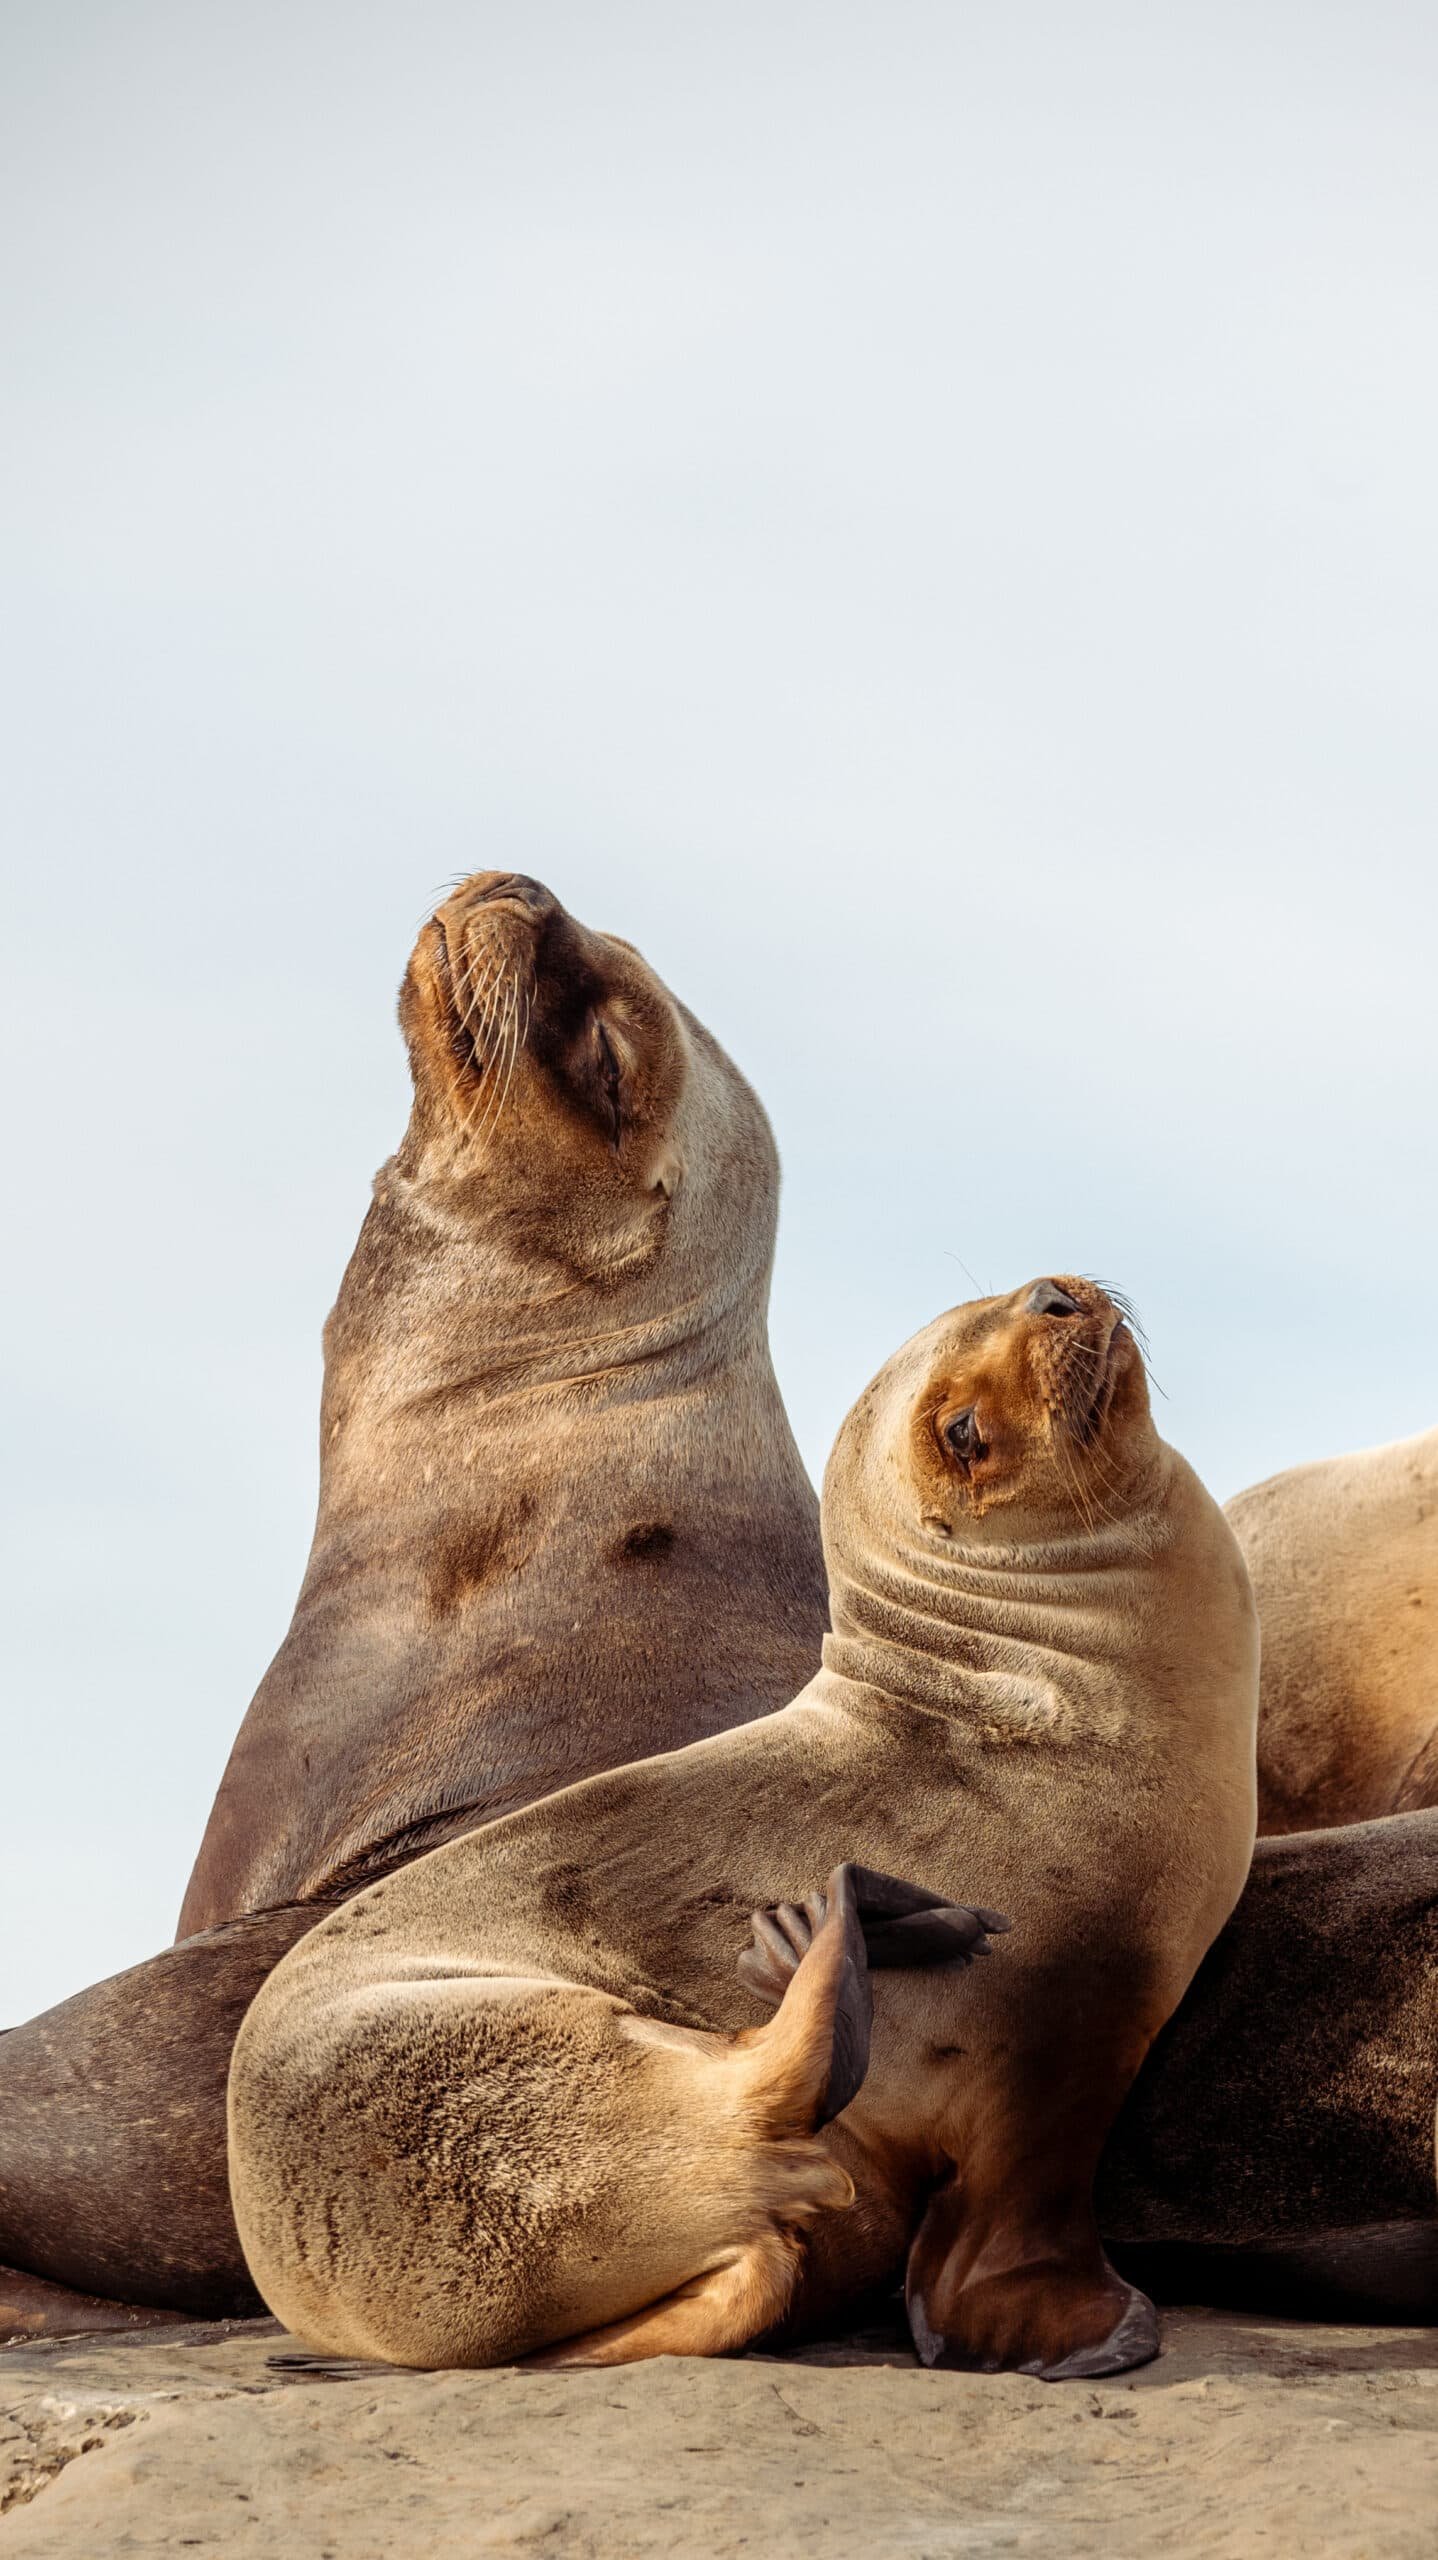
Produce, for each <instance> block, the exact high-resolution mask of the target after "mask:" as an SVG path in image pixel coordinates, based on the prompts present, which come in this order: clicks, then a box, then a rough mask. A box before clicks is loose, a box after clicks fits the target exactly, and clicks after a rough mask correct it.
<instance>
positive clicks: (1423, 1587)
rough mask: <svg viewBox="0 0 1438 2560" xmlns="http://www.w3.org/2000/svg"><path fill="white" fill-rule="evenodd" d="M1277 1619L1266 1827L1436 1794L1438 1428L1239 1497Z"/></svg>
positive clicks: (1342, 1816) (1276, 1479)
mask: <svg viewBox="0 0 1438 2560" xmlns="http://www.w3.org/2000/svg"><path fill="white" fill-rule="evenodd" d="M1228 1516H1229V1519H1230V1520H1231V1521H1232V1523H1233V1529H1234V1534H1235V1536H1236V1537H1237V1539H1238V1543H1239V1545H1240V1546H1241V1547H1242V1549H1243V1552H1244V1556H1245V1558H1246V1560H1247V1564H1248V1570H1249V1573H1250V1575H1251V1576H1252V1579H1253V1588H1254V1593H1255V1596H1256V1598H1257V1601H1258V1614H1259V1622H1260V1624H1261V1626H1262V1629H1263V1666H1262V1674H1261V1681H1260V1691H1259V1720H1258V1827H1259V1830H1260V1831H1263V1832H1271V1831H1307V1830H1312V1829H1321V1828H1324V1827H1326V1826H1328V1825H1331V1824H1334V1823H1343V1822H1366V1821H1368V1820H1369V1819H1370V1818H1372V1817H1373V1816H1375V1815H1377V1814H1384V1813H1408V1812H1412V1811H1415V1810H1417V1809H1418V1808H1420V1807H1422V1806H1424V1805H1432V1804H1438V1430H1433V1431H1424V1432H1420V1433H1419V1435H1418V1436H1417V1438H1416V1439H1412V1440H1395V1441H1392V1442H1390V1443H1389V1444H1388V1446H1387V1447H1385V1448H1381V1449H1363V1450H1360V1451H1359V1452H1358V1454H1357V1455H1356V1456H1354V1457H1346V1458H1327V1459H1324V1460H1323V1461H1321V1462H1320V1463H1319V1464H1317V1465H1314V1466H1306V1467H1294V1468H1291V1469H1290V1470H1289V1472H1288V1473H1287V1474H1286V1475H1279V1476H1271V1477H1270V1478H1269V1479H1268V1481H1267V1482H1266V1483H1265V1484H1257V1485H1253V1486H1252V1487H1250V1489H1249V1490H1248V1492H1246V1493H1240V1494H1238V1495H1236V1496H1235V1498H1234V1500H1233V1501H1232V1502H1230V1503H1229V1505H1228Z"/></svg>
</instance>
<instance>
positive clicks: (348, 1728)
mask: <svg viewBox="0 0 1438 2560" xmlns="http://www.w3.org/2000/svg"><path fill="white" fill-rule="evenodd" d="M400 1009H401V1017H402V1020H403V1024H404V1028H405V1032H406V1036H407V1038H408V1042H409V1050H410V1060H411V1066H412V1069H413V1075H414V1107H413V1112H412V1115H411V1119H410V1124H409V1127H408V1129H407V1131H406V1133H405V1137H404V1140H403V1143H402V1144H401V1146H400V1148H399V1151H398V1153H397V1154H396V1155H395V1157H394V1158H393V1159H392V1161H391V1162H390V1163H389V1164H387V1165H386V1166H385V1167H384V1169H383V1170H382V1172H381V1173H380V1175H379V1176H378V1178H377V1181H376V1185H375V1197H374V1203H373V1206H372V1207H371V1209H370V1212H369V1215H368V1217H367V1218H366V1220H365V1224H364V1229H363V1232H362V1234H361V1236H360V1239H359V1243H358V1246H357V1248H356V1251H355V1254H354V1257H353V1259H352V1261H351V1263H350V1266H349V1269H348V1271H347V1272H346V1274H345V1278H344V1283H343V1286H342V1288H341V1291H340V1297H339V1303H338V1305H337V1307H336V1308H335V1311H334V1313H333V1315H332V1316H331V1318H330V1321H329V1324H328V1327H327V1329H326V1335H325V1384H324V1401H323V1408H322V1424H321V1478H320V1505H319V1520H318V1525H317V1527H316V1532H315V1540H314V1547H313V1551H312V1553H311V1557H310V1562H309V1569H308V1572H307V1574H306V1576H305V1582H304V1587H303V1589H302V1591H301V1593H300V1597H299V1602H298V1606H297V1608H296V1611H295V1617H294V1623H293V1625H292V1627H291V1629H290V1632H289V1634H288V1636H287V1637H286V1639H285V1642H284V1644H283V1646H282V1647H281V1650H280V1653H279V1655H278V1657H277V1659H276V1661H275V1663H274V1665H273V1667H272V1668H271V1670H270V1671H269V1673H268V1674H267V1676H266V1678H265V1680H264V1682H263V1683H262V1685H261V1688H260V1691H259V1694H258V1696H257V1697H256V1699H255V1702H254V1704H253V1706H252V1707H251V1709H250V1712H249V1714H248V1716H247V1717H246V1719H245V1722H244V1725H243V1727H242V1728H241V1732H240V1735H239V1739H238V1741H237V1742H236V1744H235V1748H234V1751H233V1754H232V1755H231V1760H230V1765H229V1768H228V1769H227V1771H226V1773H225V1778H224V1783H223V1785H222V1786H221V1788H220V1793H219V1798H218V1801H217V1803H216V1806H215V1810H214V1813H213V1815H212V1816H211V1820H210V1824H209V1828H208V1830H207V1832H206V1835H205V1839H204V1843H203V1845H202V1848H201V1851H200V1855H199V1859H198V1861H197V1863H196V1867H195V1872H194V1875H193V1877H192V1878H191V1882H190V1888H189V1892H188V1893H187V1895H186V1898H185V1907H184V1911H183V1914H182V1917H181V1930H182V1933H183V1943H182V1944H181V1945H179V1946H178V1947H177V1948H176V1949H175V1950H174V1951H173V1953H172V1954H171V1955H169V1956H166V1957H160V1958H156V1959H155V1961H154V1963H153V1964H152V1965H150V1966H140V1967H136V1968H134V1969H133V1970H132V1971H131V1972H129V1973H127V1974H124V1975H121V1976H119V1977H117V1978H116V1979H115V1980H114V1981H112V1982H109V1983H103V1984H99V1985H97V1986H96V1987H95V1988H94V1989H93V1990H91V1991H88V1992H86V1993H83V1994H82V1995H80V1998H79V1999H78V2000H76V2001H69V2002H66V2003H65V2004H63V2006H62V2007H60V2008H58V2009H56V2010H53V2011H51V2012H50V2013H49V2015H48V2016H47V2017H45V2018H43V2019H38V2020H36V2021H34V2022H33V2023H32V2024H31V2025H30V2026H28V2027H26V2028H24V2029H20V2030H17V2031H16V2032H15V2033H13V2034H12V2035H10V2036H7V2037H4V2038H0V2259H8V2260H10V2261H12V2262H14V2263H15V2264H17V2265H18V2266H21V2267H23V2268H25V2269H27V2270H30V2271H33V2272H34V2273H37V2274H40V2275H44V2276H49V2277H62V2278H63V2279H64V2280H65V2281H66V2282H67V2283H70V2284H73V2285H75V2286H77V2287H79V2288H80V2289H81V2290H83V2291H85V2292H87V2293H88V2292H95V2291H100V2292H104V2291H108V2290H110V2289H111V2288H119V2289H123V2290H126V2291H128V2292H130V2293H131V2294H132V2296H133V2297H134V2298H135V2299H137V2300H145V2301H149V2302H157V2303H162V2304H163V2303H170V2304H178V2305H182V2306H183V2307H185V2308H188V2309H192V2310H212V2311H221V2310H228V2309H230V2308H232V2307H234V2305H235V2304H236V2302H237V2301H243V2300H247V2299H252V2296H251V2294H250V2289H249V2286H248V2282H247V2279H246V2277H245V2272H244V2266H243V2261H242V2259H241V2256H240V2252H239V2245H238V2241H237V2239H236V2236H235V2232H234V2227H233V2221H232V2218H231V2216H230V2212H229V2205H228V2198H227V2193H226V2184H225V2169H224V2148H223V2146H224V2085H225V2075H226V2072H227V2070H228V2066H229V2049H230V2041H231V2038H232V2036H233V2033H234V2030H235V2027H236V2026H237V2024H238V2022H239V2019H240V2017H241V2016H242V2015H243V2013H244V2009H245V2007H246V2005H247V2004H248V2001H249V2000H250V1998H251V1997H252V1996H253V1994H254V1992H255V1991H256V1990H257V1989H258V1987H259V1985H260V1983H261V1982H262V1981H263V1979H264V1976H265V1973H266V1971H267V1970H268V1966H269V1965H270V1964H271V1963H272V1962H273V1961H274V1960H275V1956H276V1955H277V1954H278V1953H279V1952H280V1951H281V1949H282V1947H284V1946H287V1945H289V1944H290V1943H291V1942H292V1940H293V1938H294V1937H295V1936H297V1935H299V1934H300V1933H301V1932H302V1931H303V1929H304V1928H305V1927H307V1926H308V1925H309V1924H310V1922H311V1921H312V1920H313V1919H315V1918H317V1917H319V1916H320V1915H321V1914H322V1913H323V1911H324V1910H325V1909H326V1908H327V1907H328V1904H329V1903H330V1902H331V1901H332V1900H335V1899H339V1898H342V1897H343V1896H344V1894H345V1893H346V1892H350V1891H354V1890H356V1889H357V1888H358V1887H359V1886H360V1885H361V1884H363V1883H364V1882H365V1881H366V1880H367V1879H368V1878H370V1877H372V1876H375V1875H378V1874H383V1873H384V1872H385V1871H386V1870H387V1869H388V1868H389V1867H391V1866H393V1865H395V1864H397V1863H399V1862H400V1861H402V1860H403V1859H405V1858H406V1857H412V1856H413V1855H415V1854H416V1852H417V1851H418V1850H420V1849H422V1848H425V1847H428V1846H430V1845H431V1844H432V1843H434V1842H435V1841H438V1840H445V1839H448V1838H450V1837H451V1836H452V1835H453V1834H455V1833H456V1832H460V1831H464V1830H466V1829H468V1828H469V1827H471V1826H472V1825H473V1824H475V1823H478V1822H481V1821H483V1820H485V1819H486V1818H487V1817H488V1816H490V1815H492V1814H494V1813H496V1812H501V1811H505V1810H507V1809H508V1808H510V1807H512V1806H515V1805H523V1804H526V1803H528V1802H529V1800H530V1799H531V1798H532V1797H534V1796H536V1795H538V1794H541V1793H542V1792H544V1791H545V1790H546V1789H548V1788H553V1787H557V1786H561V1785H563V1784H565V1783H566V1782H568V1781H569V1780H572V1779H576V1778H580V1777H584V1776H587V1775H588V1774H589V1773H590V1772H592V1771H594V1770H598V1769H604V1768H609V1767H612V1766H613V1765H614V1764H615V1763H616V1762H619V1761H623V1760H626V1759H630V1758H632V1757H634V1756H635V1755H636V1754H638V1753H642V1752H647V1751H653V1750H662V1749H666V1748H668V1747H671V1746H673V1745H676V1744H680V1743H684V1742H688V1741H690V1740H691V1739H693V1737H694V1736H696V1735H700V1734H709V1733H715V1732H719V1731H722V1730H723V1729H725V1728H726V1727H728V1726H729V1725H732V1724H738V1723H742V1722H743V1721H745V1720H746V1719H747V1718H749V1717H752V1716H756V1715H760V1714H762V1713H763V1712H764V1711H765V1710H766V1709H768V1708H771V1707H775V1706H778V1705H779V1704H781V1703H782V1701H783V1700H784V1699H786V1698H788V1697H790V1696H792V1694H793V1691H794V1689H795V1688H796V1687H797V1686H798V1685H799V1684H800V1683H801V1682H802V1681H803V1680H805V1679H807V1678H808V1676H809V1674H810V1672H811V1671H812V1669H813V1666H814V1663H815V1662H816V1660H817V1659H818V1653H819V1644H820V1638H821V1634H822V1630H823V1626H824V1581H823V1567H822V1557H821V1553H820V1547H819V1537H818V1512H817V1506H816V1504H815V1501H814V1496H813V1493H812V1490H811V1488H810V1486H809V1483H808V1480H807V1478H806V1476H805V1474H804V1471H803V1468H802V1466H801V1464H800V1461H799V1457H798V1453H797V1451H796V1449H795V1447H794V1442H793V1439H792V1436H791V1434H790V1431H789V1426H788V1423H787V1420H786V1418H785V1415H784V1410H783V1406H782V1404H781V1402H780V1399H779V1392H778V1388H777V1385H776V1383H775V1380H774V1375H773V1371H772V1368H771V1366H770V1361H769V1351H768V1341H767V1333H766V1303H767V1295H768V1283H769V1267H770V1261H771V1257H772V1252H773V1243H774V1225H775V1211H776V1200H777V1188H778V1167H777V1163H776V1159H775V1154H774V1146H773V1140H772V1138H771V1136H770V1133H769V1128H768V1124H767V1122H766V1121H765V1118H764V1114H763V1111H762V1110H761V1108H760V1105H759V1103H758V1102H757V1100H756V1098H755V1096H754V1095H753V1093H752V1092H751V1091H750V1089H749V1087H748V1085H747V1084H746V1083H745V1082H744V1080H743V1078H742V1077H741V1076H740V1075H739V1074H738V1073H737V1071H736V1070H735V1068H734V1067H733V1066H732V1065H731V1064H730V1062H729V1060H728V1059H727V1058H726V1057H725V1056H724V1054H723V1052H722V1051H721V1050H720V1049H719V1048H718V1047H717V1045H716V1044H715V1042H714V1041H713V1040H712V1039H711V1038H710V1036H709V1034H708V1033H707V1032H706V1031H705V1030H704V1029H703V1027H702V1025H700V1024H699V1023H697V1022H696V1021H695V1020H694V1019H693V1017H692V1016H691V1015H689V1014H688V1013H686V1012H685V1011H684V1009H683V1007H682V1006H680V1005H678V1004H677V1003H676V1002H675V1001H674V999H673V998H672V997H671V996H670V995H669V994H668V993H667V992H666V990H665V989H664V988H663V987H662V986H661V985H660V982H659V980H658V979H657V978H656V977H655V975H654V973H653V972H652V970H650V969H649V968H648V967H647V966H646V964H645V962H644V961H643V960H642V959H641V958H640V957H639V955H638V953H637V952H635V951H634V950H632V949H631V948H630V946H629V945H628V944H627V943H622V942H617V941H614V940H612V939H611V938H610V937H609V936H607V935H604V934H595V933H589V932H586V931H585V930H584V928H583V927H581V926H580V925H577V924H576V923H575V922H574V921H573V919H572V918H571V917H569V916H568V915H566V913H565V911H564V909H563V908H562V907H561V906H560V905H559V903H558V901H557V900H556V899H554V898H553V897H552V896H551V895H550V893H549V892H548V891H547V890H545V889H543V888H541V887H540V886H539V885H538V884H537V883H536V882H534V881H529V880H524V879H521V878H517V877H515V876H514V875H512V874H509V873H498V872H490V873H481V874H479V875H478V876H477V877H476V878H474V879H472V880H469V881H467V882H466V883H465V884H464V886H463V887H462V888H461V889H459V890H457V891H456V893H455V894H454V896H453V897H451V898H450V899H449V900H448V901H447V903H446V904H445V905H444V906H443V907H442V908H441V910H440V912H439V914H438V916H437V917H436V918H435V919H434V921H433V922H432V923H431V924H429V925H427V926H426V927H425V930H424V932H423V933H422V934H421V936H420V938H419V943H418V945H417V948H416V950H415V952H414V955H413V958H412V959H411V961H410V965H409V970H408V973H407V975H406V978H405V982H404V988H403V991H402V994H401V1000H400ZM695 1626H702V1627H703V1628H704V1630H705V1643H704V1644H703V1646H696V1645H695V1644H694V1643H693V1642H692V1639H691V1635H690V1630H691V1628H693V1627H695ZM117 1854H120V1852H119V1851H118V1849H117ZM256 1910H264V1911H266V1912H268V1913H269V1914H270V1915H271V1920H272V1924H273V1925H269V1926H267V1927H266V1928H262V1929H259V1930H257V1929H256V1928H255V1927H254V1926H253V1925H252V1923H251V1921H250V1920H249V1919H248V1918H246V1917H245V1916H244V1915H246V1914H248V1913H252V1912H254V1911H256ZM277 1932H278V1934H276V1933H277ZM196 1933H198V1934H196ZM6 2299H7V2296H6V2291H5V2279H4V2276H3V2273H0V2329H3V2326H4V2321H5V2316H6V2315H5V2303H6ZM27 2299H28V2297H27ZM27 2316H28V2315H27ZM57 2316H58V2315H57ZM75 2316H76V2318H77V2319H83V2318H84V2317H85V2316H86V2315H85V2312H84V2306H83V2305H81V2306H78V2308H77V2310H76V2314H75Z"/></svg>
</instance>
